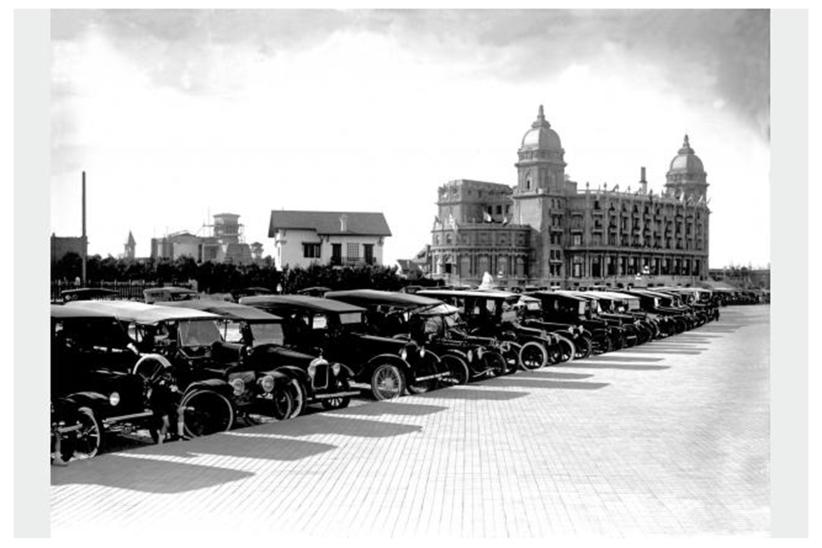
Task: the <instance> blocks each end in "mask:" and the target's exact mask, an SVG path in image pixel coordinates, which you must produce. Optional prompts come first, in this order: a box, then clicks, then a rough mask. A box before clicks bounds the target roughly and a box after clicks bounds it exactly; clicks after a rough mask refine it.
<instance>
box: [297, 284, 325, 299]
mask: <svg viewBox="0 0 822 548" xmlns="http://www.w3.org/2000/svg"><path fill="white" fill-rule="evenodd" d="M329 291H331V288H330V287H325V286H322V285H318V286H314V287H306V288H303V289H300V290H299V291H297V295H307V296H309V297H322V296H323V295H325V294H326V293H328V292H329Z"/></svg>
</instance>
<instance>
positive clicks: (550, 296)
mask: <svg viewBox="0 0 822 548" xmlns="http://www.w3.org/2000/svg"><path fill="white" fill-rule="evenodd" d="M527 295H528V296H529V297H533V298H535V299H539V301H540V303H541V304H542V318H540V319H533V318H532V319H530V320H528V321H526V322H525V325H529V326H534V327H541V326H545V327H546V328H549V327H550V326H551V325H553V324H555V323H560V324H570V325H574V326H578V327H582V328H583V330H584V331H583V332H584V334H585V336H586V337H590V340H591V343H592V349H593V352H594V353H595V354H601V353H603V352H610V351H612V350H618V349H620V348H622V347H623V346H624V344H625V335H624V332H623V330H622V328H620V327H619V326H615V325H609V324H608V322H607V321H605V320H604V319H602V318H598V317H596V316H595V314H594V312H593V309H592V307H591V304H590V302H589V301H588V300H587V299H583V298H582V297H577V296H575V295H573V294H569V293H565V292H560V291H533V292H529V293H527ZM543 322H547V323H543Z"/></svg>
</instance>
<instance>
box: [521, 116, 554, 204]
mask: <svg viewBox="0 0 822 548" xmlns="http://www.w3.org/2000/svg"><path fill="white" fill-rule="evenodd" d="M518 155H519V162H517V163H516V167H517V172H518V180H517V189H516V192H517V193H537V194H539V193H542V194H545V193H552V194H553V193H561V192H562V185H563V183H564V182H565V165H566V164H565V160H564V156H565V150H564V149H563V148H562V143H560V140H559V135H557V132H556V131H554V130H553V129H551V124H550V123H548V120H546V119H545V113H544V111H543V109H542V105H540V106H539V112H538V113H537V119H536V120H535V121H534V122H533V123H532V124H531V129H529V130H528V131H527V132H525V135H524V136H523V137H522V146H521V147H520V149H519V151H518Z"/></svg>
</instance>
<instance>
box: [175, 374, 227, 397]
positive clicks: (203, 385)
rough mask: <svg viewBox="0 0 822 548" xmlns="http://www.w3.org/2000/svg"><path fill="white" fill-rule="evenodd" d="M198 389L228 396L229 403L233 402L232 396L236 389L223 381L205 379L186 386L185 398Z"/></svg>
mask: <svg viewBox="0 0 822 548" xmlns="http://www.w3.org/2000/svg"><path fill="white" fill-rule="evenodd" d="M198 389H205V390H214V391H215V392H219V393H221V394H222V395H224V396H227V397H228V398H229V401H231V396H233V394H234V389H233V388H231V385H230V384H228V383H227V382H226V381H224V380H223V379H204V380H201V381H194V382H192V383H191V384H189V385H188V386H186V389H185V393H184V394H183V396H184V397H185V394H188V393H189V392H192V391H194V390H198Z"/></svg>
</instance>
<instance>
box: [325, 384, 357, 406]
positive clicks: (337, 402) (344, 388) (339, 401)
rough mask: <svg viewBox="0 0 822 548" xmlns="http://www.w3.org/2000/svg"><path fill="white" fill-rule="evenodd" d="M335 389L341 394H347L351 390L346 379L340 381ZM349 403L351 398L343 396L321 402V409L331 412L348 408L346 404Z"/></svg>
mask: <svg viewBox="0 0 822 548" xmlns="http://www.w3.org/2000/svg"><path fill="white" fill-rule="evenodd" d="M337 389H338V390H340V391H341V392H348V391H349V390H351V384H349V382H348V379H340V381H339V383H338V386H337ZM350 403H351V398H350V397H349V396H343V397H340V398H328V399H325V400H322V406H323V409H327V410H331V409H344V408H346V407H348V404H350Z"/></svg>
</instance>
